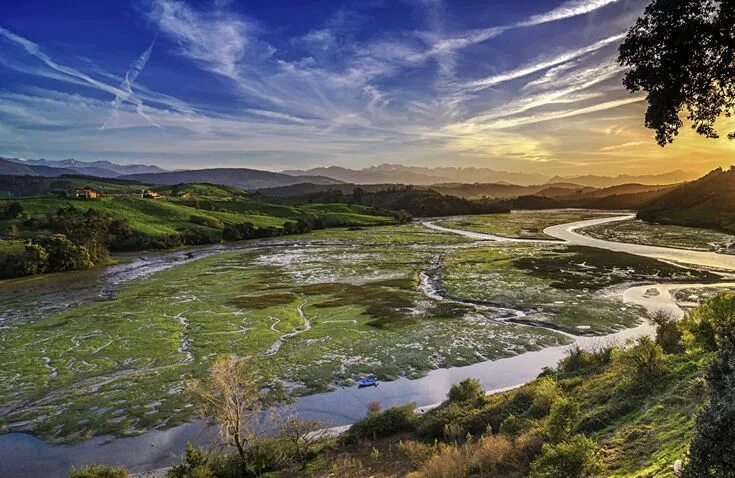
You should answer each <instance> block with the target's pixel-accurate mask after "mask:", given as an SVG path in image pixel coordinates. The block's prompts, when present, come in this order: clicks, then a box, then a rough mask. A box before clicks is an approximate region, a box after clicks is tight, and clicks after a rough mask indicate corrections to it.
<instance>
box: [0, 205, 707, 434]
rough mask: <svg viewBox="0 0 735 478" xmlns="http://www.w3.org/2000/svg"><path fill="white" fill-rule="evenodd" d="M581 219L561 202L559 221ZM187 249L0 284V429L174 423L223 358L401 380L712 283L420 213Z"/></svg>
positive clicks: (319, 377) (316, 375) (625, 322)
mask: <svg viewBox="0 0 735 478" xmlns="http://www.w3.org/2000/svg"><path fill="white" fill-rule="evenodd" d="M570 214H571V215H573V217H570ZM584 214H587V213H583V212H582V213H576V212H574V213H570V212H563V213H559V214H558V216H557V223H563V222H569V221H570V220H579V219H582V218H587V217H589V216H584ZM473 220H474V219H473ZM547 222H553V220H551V219H547ZM202 251H204V252H206V251H209V252H207V253H202V254H201V255H200V256H188V258H187V259H185V260H180V261H178V262H175V263H174V264H173V265H170V264H169V265H170V267H167V268H155V267H152V268H150V270H149V271H148V272H146V273H142V274H135V273H132V274H130V275H129V276H128V278H127V279H126V280H120V281H118V282H115V283H114V284H113V283H105V281H110V282H114V280H113V279H111V278H110V277H112V278H115V277H118V276H115V275H112V276H110V277H108V276H106V275H105V274H104V273H99V272H91V271H87V272H84V273H69V274H63V275H57V276H49V277H44V278H38V279H34V280H26V281H25V282H21V283H20V284H13V283H6V284H5V285H4V287H3V289H2V291H0V310H1V311H2V312H1V313H0V315H1V317H0V320H2V324H0V325H2V327H3V328H4V330H3V334H2V337H0V402H1V403H3V404H5V405H4V406H3V413H2V418H1V419H0V420H2V422H1V423H2V427H3V430H4V431H6V432H7V431H23V432H28V433H32V434H34V435H37V436H40V437H42V438H44V439H45V440H47V441H52V442H74V441H81V440H85V439H88V438H90V437H92V436H95V435H106V434H111V435H115V436H125V435H135V434H139V433H143V432H145V431H146V430H150V429H153V428H165V427H169V426H173V425H176V424H179V423H183V422H186V421H189V420H191V419H192V418H193V417H194V414H195V410H194V406H193V405H191V404H190V403H189V402H188V399H187V397H186V394H185V393H184V383H185V381H186V380H187V379H189V378H196V377H202V376H205V375H206V374H207V373H208V371H209V367H210V365H211V363H212V361H213V360H214V358H215V357H216V356H217V355H218V354H223V353H236V354H239V355H250V356H253V357H254V358H255V359H256V360H257V363H258V365H259V367H260V369H261V371H262V373H263V375H264V376H265V377H266V378H267V379H268V381H269V383H270V385H271V386H272V387H274V388H276V389H278V390H281V391H283V394H284V396H285V397H288V396H291V397H293V396H298V395H303V394H310V393H315V392H319V391H325V390H329V389H330V388H334V387H339V386H349V385H352V384H353V383H354V382H353V381H354V379H355V378H356V377H358V376H360V375H361V374H365V373H370V374H375V375H377V376H378V377H379V378H380V379H382V380H390V379H395V378H398V377H408V378H416V377H420V376H422V375H424V374H426V373H427V372H428V371H429V370H432V369H436V368H441V367H454V366H462V365H469V364H473V363H477V362H482V361H487V360H495V359H498V358H501V357H508V356H512V355H517V354H520V353H523V352H526V351H531V350H539V349H541V348H545V347H551V346H557V345H564V344H568V343H571V342H572V340H573V338H572V337H571V336H573V335H603V334H605V333H609V332H610V331H614V330H620V329H622V328H626V327H630V326H632V325H635V324H637V323H639V322H640V321H641V320H643V319H644V317H645V312H644V311H643V310H642V309H639V308H637V307H634V306H627V305H626V304H624V303H623V302H622V298H621V295H620V293H619V288H620V287H623V286H625V284H630V283H634V282H656V281H663V280H679V281H681V280H692V281H694V280H704V279H709V278H710V277H709V276H708V275H707V273H706V272H697V271H692V270H689V269H682V268H679V267H675V266H672V265H670V264H666V263H663V262H660V261H656V260H653V259H650V260H647V259H642V258H640V257H635V258H634V259H635V260H633V259H631V257H628V255H627V254H624V253H611V252H606V251H601V250H597V249H590V248H580V247H575V246H567V245H565V244H560V243H549V244H541V243H522V244H514V243H489V242H486V241H474V240H471V239H468V238H465V237H462V236H460V235H456V234H451V233H444V232H437V231H434V230H430V229H428V228H426V227H424V226H423V225H422V224H420V223H413V224H409V225H403V226H379V227H372V228H366V229H360V230H347V229H343V230H328V231H319V232H316V233H312V234H308V235H304V236H301V237H294V238H289V239H287V240H273V241H265V242H262V243H252V244H249V243H242V244H241V245H240V246H238V247H233V248H219V249H217V248H210V249H202ZM85 284H86V286H85ZM90 284H94V287H92V286H90ZM616 288H617V289H616ZM50 297H52V298H57V299H58V298H60V297H61V298H63V301H61V305H59V304H56V306H55V307H40V308H36V307H35V305H34V303H35V302H38V303H41V304H43V303H51V302H59V301H58V300H50V299H49V298H50Z"/></svg>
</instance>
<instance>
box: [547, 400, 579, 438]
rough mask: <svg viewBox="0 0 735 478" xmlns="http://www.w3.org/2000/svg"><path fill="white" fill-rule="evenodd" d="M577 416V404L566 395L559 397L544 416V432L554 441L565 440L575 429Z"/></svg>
mask: <svg viewBox="0 0 735 478" xmlns="http://www.w3.org/2000/svg"><path fill="white" fill-rule="evenodd" d="M579 418H580V412H579V404H578V403H577V402H575V401H573V400H572V399H570V398H567V397H563V398H560V399H558V400H557V401H556V402H554V404H553V405H552V406H551V411H550V412H549V416H548V417H547V418H546V434H547V435H548V437H549V439H550V440H551V441H552V442H554V443H558V442H560V441H563V440H566V439H567V438H569V437H570V436H572V434H573V433H574V431H575V430H576V429H577V426H578V425H579Z"/></svg>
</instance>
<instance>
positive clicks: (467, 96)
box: [0, 0, 735, 175]
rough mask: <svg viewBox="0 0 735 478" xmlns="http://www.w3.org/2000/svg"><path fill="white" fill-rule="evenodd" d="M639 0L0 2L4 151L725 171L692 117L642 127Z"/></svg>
mask: <svg viewBox="0 0 735 478" xmlns="http://www.w3.org/2000/svg"><path fill="white" fill-rule="evenodd" d="M646 4H647V0H543V1H542V0H524V1H517V0H478V1H475V0H403V1H401V0H393V1H389V0H355V1H350V0H347V1H332V0H320V1H295V0H293V1H284V0H267V1H260V0H257V1H256V0H249V1H245V0H243V1H234V0H233V1H227V0H213V1H205V0H202V1H193V0H132V1H105V0H99V1H95V2H79V1H77V0H46V1H41V0H24V1H22V2H21V1H12V0H11V1H9V2H0V155H3V156H11V157H25V158H42V157H43V158H46V159H64V158H76V159H80V160H98V159H99V160H110V161H115V162H119V163H155V164H158V165H160V166H163V167H168V168H206V167H250V168H260V169H269V170H281V169H305V168H310V167H316V166H328V165H339V166H345V167H350V168H363V167H367V166H370V165H377V164H382V163H400V164H406V165H414V166H428V167H434V166H459V167H466V166H473V167H486V168H493V169H497V170H507V171H517V172H535V173H545V174H567V175H569V174H605V175H616V174H626V173H627V174H650V173H659V172H664V171H671V170H674V169H684V170H688V171H696V172H700V171H701V172H704V171H707V170H710V169H712V168H714V167H717V166H727V165H728V164H729V163H730V162H735V161H734V160H735V142H733V141H728V140H727V139H721V140H708V139H704V138H700V137H697V136H696V135H695V134H694V133H693V132H692V131H691V130H690V129H689V128H685V129H683V130H682V132H681V134H680V136H679V138H678V139H677V140H676V142H675V143H674V144H673V145H671V146H667V147H666V148H661V147H659V146H658V145H656V143H655V141H654V139H653V134H652V132H651V131H650V130H647V129H646V128H644V126H643V114H644V112H645V107H646V103H645V96H644V94H642V93H638V94H631V93H629V92H628V91H626V90H625V89H624V88H623V86H622V83H621V81H622V76H623V74H624V70H623V69H622V68H621V67H620V66H619V65H618V64H617V62H616V58H617V48H618V46H619V44H620V42H621V41H622V39H623V38H624V35H625V33H626V31H627V30H628V29H629V28H630V26H631V25H633V23H634V22H635V20H636V18H637V17H638V16H640V14H641V13H642V12H643V9H644V8H645V5H646ZM732 125H733V122H732V121H730V124H729V125H728V123H725V122H724V121H723V122H722V126H723V129H722V131H727V130H728V129H727V127H732ZM723 136H724V135H723Z"/></svg>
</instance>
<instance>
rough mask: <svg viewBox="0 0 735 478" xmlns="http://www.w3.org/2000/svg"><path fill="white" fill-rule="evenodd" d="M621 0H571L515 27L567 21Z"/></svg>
mask: <svg viewBox="0 0 735 478" xmlns="http://www.w3.org/2000/svg"><path fill="white" fill-rule="evenodd" d="M618 1H620V0H570V1H567V2H564V3H562V4H561V5H560V6H559V7H557V8H554V9H553V10H549V11H548V12H545V13H541V14H538V15H534V16H532V17H531V18H529V19H528V20H526V21H523V22H519V23H516V24H515V27H517V28H520V27H529V26H535V25H541V24H544V23H549V22H556V21H559V20H565V19H567V18H572V17H578V16H580V15H586V14H588V13H592V12H594V11H595V10H599V9H600V8H604V7H607V6H608V5H612V4H613V3H617V2H618Z"/></svg>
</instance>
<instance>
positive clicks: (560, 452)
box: [529, 435, 603, 478]
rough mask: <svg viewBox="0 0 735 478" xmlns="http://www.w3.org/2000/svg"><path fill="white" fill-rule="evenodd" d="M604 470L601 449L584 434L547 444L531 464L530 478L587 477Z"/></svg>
mask: <svg viewBox="0 0 735 478" xmlns="http://www.w3.org/2000/svg"><path fill="white" fill-rule="evenodd" d="M602 470H603V466H602V460H601V459H600V456H599V449H598V448H597V445H596V444H595V442H593V441H592V440H590V439H589V438H587V437H586V436H584V435H575V436H574V437H572V438H571V439H569V440H567V441H563V442H561V443H557V444H555V445H551V444H548V443H547V444H545V445H544V446H543V449H542V453H541V456H540V457H539V458H538V459H536V460H535V461H534V462H533V463H532V464H531V474H530V475H529V476H530V478H562V477H563V478H587V477H593V476H597V475H598V474H599V473H601V472H602Z"/></svg>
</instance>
